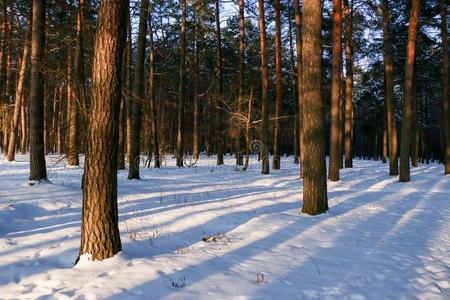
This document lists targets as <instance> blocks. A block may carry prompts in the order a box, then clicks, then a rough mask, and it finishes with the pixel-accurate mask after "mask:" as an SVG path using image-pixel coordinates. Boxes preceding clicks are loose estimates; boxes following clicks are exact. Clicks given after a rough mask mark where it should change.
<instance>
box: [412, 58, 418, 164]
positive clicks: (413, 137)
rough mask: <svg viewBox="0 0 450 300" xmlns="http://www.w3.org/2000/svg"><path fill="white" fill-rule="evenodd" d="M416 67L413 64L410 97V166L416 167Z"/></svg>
mask: <svg viewBox="0 0 450 300" xmlns="http://www.w3.org/2000/svg"><path fill="white" fill-rule="evenodd" d="M416 73H417V67H416V66H414V75H413V90H412V98H411V101H412V103H411V110H412V118H411V121H412V123H411V166H412V167H413V168H417V167H418V166H419V136H418V133H419V130H418V129H419V122H418V111H417V74H416Z"/></svg>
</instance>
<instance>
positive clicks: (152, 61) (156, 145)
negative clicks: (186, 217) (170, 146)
mask: <svg viewBox="0 0 450 300" xmlns="http://www.w3.org/2000/svg"><path fill="white" fill-rule="evenodd" d="M148 29H149V35H150V76H149V88H148V91H149V94H150V95H149V96H150V97H149V98H150V113H151V116H150V118H151V126H152V132H153V135H152V137H153V152H154V153H155V162H154V165H155V168H159V167H161V157H160V153H159V135H158V126H157V119H158V118H157V117H158V116H157V115H156V95H155V47H154V43H153V24H152V12H151V11H149V15H148Z"/></svg>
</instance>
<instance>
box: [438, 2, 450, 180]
mask: <svg viewBox="0 0 450 300" xmlns="http://www.w3.org/2000/svg"><path fill="white" fill-rule="evenodd" d="M439 9H440V14H441V32H442V49H443V58H442V60H443V62H442V91H443V93H442V122H441V124H442V129H441V131H442V135H443V137H444V138H443V140H444V151H443V152H444V153H443V156H444V164H445V175H449V174H450V97H449V87H448V84H449V67H450V65H449V58H448V56H449V55H448V30H447V10H446V5H445V0H439Z"/></svg>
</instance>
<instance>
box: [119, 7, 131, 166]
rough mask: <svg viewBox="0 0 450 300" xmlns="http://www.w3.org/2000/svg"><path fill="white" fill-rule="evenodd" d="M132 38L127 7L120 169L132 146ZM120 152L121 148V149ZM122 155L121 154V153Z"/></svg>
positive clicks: (128, 8)
mask: <svg viewBox="0 0 450 300" xmlns="http://www.w3.org/2000/svg"><path fill="white" fill-rule="evenodd" d="M132 46H133V45H132V38H131V21H130V7H129V4H128V7H127V43H126V46H125V50H124V53H125V55H126V57H125V58H124V62H123V63H124V65H125V73H126V78H124V79H123V81H124V83H123V85H122V98H123V99H122V101H123V102H124V107H123V111H122V115H123V124H122V127H123V128H122V131H123V133H122V134H123V135H124V136H123V141H122V143H123V155H122V156H120V157H119V158H118V159H119V162H118V163H119V165H118V168H120V169H125V153H129V151H130V148H131V146H130V144H131V100H130V90H131V80H132V75H133V73H132V67H131V56H132ZM119 150H120V147H119ZM119 155H120V152H119Z"/></svg>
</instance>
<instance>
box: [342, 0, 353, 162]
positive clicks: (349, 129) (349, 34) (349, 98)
mask: <svg viewBox="0 0 450 300" xmlns="http://www.w3.org/2000/svg"><path fill="white" fill-rule="evenodd" d="M352 10H353V8H352V7H350V6H349V3H348V0H344V15H345V71H346V79H345V81H346V85H345V124H344V125H345V129H344V135H345V136H344V139H345V140H344V148H345V150H344V151H345V167H346V168H353V157H352V156H353V149H352V142H353V29H352V26H353V24H352V23H353V20H352V19H353V11H352Z"/></svg>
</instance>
